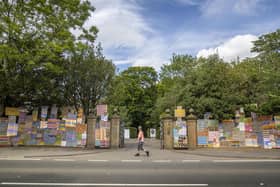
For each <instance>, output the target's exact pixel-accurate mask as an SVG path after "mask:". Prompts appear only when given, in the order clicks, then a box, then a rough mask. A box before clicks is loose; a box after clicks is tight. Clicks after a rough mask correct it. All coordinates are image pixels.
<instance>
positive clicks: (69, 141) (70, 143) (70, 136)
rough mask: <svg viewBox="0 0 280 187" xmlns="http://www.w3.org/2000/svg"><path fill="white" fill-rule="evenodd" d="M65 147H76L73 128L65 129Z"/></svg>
mask: <svg viewBox="0 0 280 187" xmlns="http://www.w3.org/2000/svg"><path fill="white" fill-rule="evenodd" d="M66 146H67V147H75V146H77V139H76V130H75V129H73V128H66Z"/></svg>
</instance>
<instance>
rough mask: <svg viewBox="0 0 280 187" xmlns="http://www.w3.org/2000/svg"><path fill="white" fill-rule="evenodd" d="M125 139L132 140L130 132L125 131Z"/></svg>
mask: <svg viewBox="0 0 280 187" xmlns="http://www.w3.org/2000/svg"><path fill="white" fill-rule="evenodd" d="M124 139H130V130H129V129H124Z"/></svg>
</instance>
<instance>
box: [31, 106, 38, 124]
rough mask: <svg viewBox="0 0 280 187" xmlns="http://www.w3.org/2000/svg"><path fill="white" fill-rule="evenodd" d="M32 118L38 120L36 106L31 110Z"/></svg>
mask: <svg viewBox="0 0 280 187" xmlns="http://www.w3.org/2000/svg"><path fill="white" fill-rule="evenodd" d="M32 120H33V121H37V120H38V108H35V109H33V111H32Z"/></svg>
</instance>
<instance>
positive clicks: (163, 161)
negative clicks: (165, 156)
mask: <svg viewBox="0 0 280 187" xmlns="http://www.w3.org/2000/svg"><path fill="white" fill-rule="evenodd" d="M153 162H156V163H169V162H171V160H153Z"/></svg>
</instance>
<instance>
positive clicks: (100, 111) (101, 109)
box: [96, 105, 108, 116]
mask: <svg viewBox="0 0 280 187" xmlns="http://www.w3.org/2000/svg"><path fill="white" fill-rule="evenodd" d="M96 113H97V116H102V115H106V114H107V113H108V106H107V105H97V106H96Z"/></svg>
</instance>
